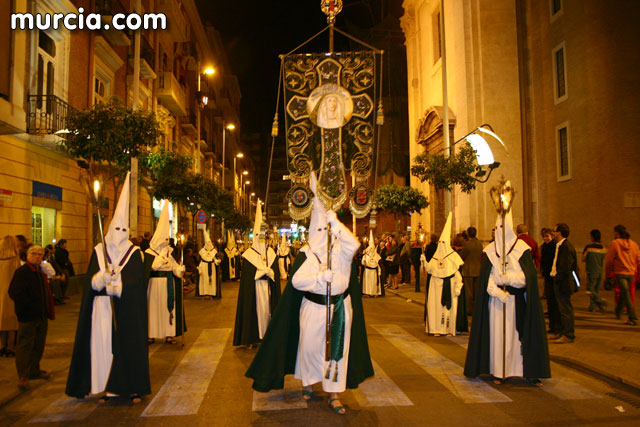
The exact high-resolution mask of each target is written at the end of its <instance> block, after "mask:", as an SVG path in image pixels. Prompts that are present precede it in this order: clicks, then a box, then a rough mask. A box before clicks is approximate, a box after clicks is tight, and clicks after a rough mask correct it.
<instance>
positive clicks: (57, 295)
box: [40, 245, 64, 305]
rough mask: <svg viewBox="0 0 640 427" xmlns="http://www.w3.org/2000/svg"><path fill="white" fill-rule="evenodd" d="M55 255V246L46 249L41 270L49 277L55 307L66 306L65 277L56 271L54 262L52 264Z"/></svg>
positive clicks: (48, 246)
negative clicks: (63, 289)
mask: <svg viewBox="0 0 640 427" xmlns="http://www.w3.org/2000/svg"><path fill="white" fill-rule="evenodd" d="M52 253H53V246H51V245H47V246H46V247H45V248H44V258H43V260H42V264H40V268H41V269H42V271H43V272H44V274H46V275H47V278H48V279H49V288H50V289H51V292H52V293H53V302H54V304H55V305H62V304H64V298H63V293H62V286H61V282H62V280H64V275H63V274H61V273H60V272H59V269H56V266H55V265H54V262H51V260H52V259H53V257H52V256H51V255H52Z"/></svg>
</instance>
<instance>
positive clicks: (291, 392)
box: [252, 375, 308, 412]
mask: <svg viewBox="0 0 640 427" xmlns="http://www.w3.org/2000/svg"><path fill="white" fill-rule="evenodd" d="M301 390H302V381H301V380H297V379H295V378H294V377H293V375H287V376H286V377H284V388H283V389H282V390H271V391H270V392H268V393H259V392H257V391H255V390H254V392H253V405H252V410H253V411H254V412H255V411H279V410H286V409H305V408H307V407H308V405H307V402H306V401H305V400H304V399H303V398H302V391H301Z"/></svg>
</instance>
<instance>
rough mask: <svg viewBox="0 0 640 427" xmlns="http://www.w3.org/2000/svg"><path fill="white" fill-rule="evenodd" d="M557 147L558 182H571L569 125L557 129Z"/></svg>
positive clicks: (562, 125)
mask: <svg viewBox="0 0 640 427" xmlns="http://www.w3.org/2000/svg"><path fill="white" fill-rule="evenodd" d="M556 147H557V148H556V153H557V163H558V166H557V171H558V181H566V180H569V179H571V143H570V140H569V125H568V123H563V124H561V125H559V126H557V127H556Z"/></svg>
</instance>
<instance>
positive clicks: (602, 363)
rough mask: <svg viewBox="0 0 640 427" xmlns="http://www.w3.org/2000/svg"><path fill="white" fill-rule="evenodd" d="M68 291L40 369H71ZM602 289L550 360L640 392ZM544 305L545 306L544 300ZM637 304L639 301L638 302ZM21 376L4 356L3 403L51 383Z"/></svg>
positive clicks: (73, 296)
mask: <svg viewBox="0 0 640 427" xmlns="http://www.w3.org/2000/svg"><path fill="white" fill-rule="evenodd" d="M414 288H415V287H414V285H402V286H400V287H399V289H397V290H389V289H388V290H387V296H386V298H403V299H405V300H406V301H407V302H408V303H412V304H418V305H420V306H423V305H424V299H425V294H424V288H423V289H422V292H421V293H418V292H415V289H414ZM68 294H69V296H70V299H69V300H68V301H67V303H66V304H65V305H59V306H56V320H54V321H49V330H48V335H47V344H46V347H45V352H44V355H43V358H42V362H41V369H44V370H46V371H48V372H51V373H52V374H53V376H54V377H55V378H59V377H60V376H66V375H67V370H68V368H69V363H70V360H71V352H72V350H73V342H74V337H75V329H76V323H77V319H78V312H79V309H80V300H81V296H80V294H79V293H78V290H76V289H71V288H70V289H69V293H68ZM602 294H603V295H602V296H603V297H604V298H605V299H607V300H608V301H609V302H610V303H609V306H608V307H607V309H606V311H605V312H604V313H598V312H595V313H590V312H589V311H588V310H587V306H588V301H589V296H588V295H587V294H586V292H583V291H580V292H578V293H577V294H575V295H574V297H573V304H574V307H575V318H576V339H575V341H574V342H573V343H571V344H549V352H550V356H551V360H552V361H554V362H557V363H560V364H563V365H565V366H569V367H571V368H574V369H577V370H580V371H582V372H584V373H587V374H589V375H592V376H595V377H598V378H599V379H603V380H605V381H608V382H610V383H615V385H619V386H624V388H626V389H627V390H629V391H631V392H633V393H635V394H640V326H635V327H634V326H627V325H625V324H624V322H625V320H626V319H625V318H624V317H623V319H622V320H617V319H616V318H615V315H614V313H613V305H612V304H613V303H612V302H613V301H614V298H613V291H603V292H602ZM186 295H187V296H188V295H189V292H187V294H186ZM543 305H544V306H545V307H546V303H545V302H544V301H543ZM636 307H640V306H639V305H638V304H637V303H636ZM552 375H553V371H552ZM17 380H18V378H17V374H16V369H15V359H14V358H5V357H0V408H2V407H4V406H6V405H7V404H9V403H11V402H12V401H14V400H15V399H17V398H18V397H20V396H22V395H25V394H29V393H32V392H33V390H35V389H36V388H38V387H40V386H42V385H43V384H45V383H46V381H45V380H32V381H31V384H30V387H29V389H28V390H20V389H19V388H18V387H17Z"/></svg>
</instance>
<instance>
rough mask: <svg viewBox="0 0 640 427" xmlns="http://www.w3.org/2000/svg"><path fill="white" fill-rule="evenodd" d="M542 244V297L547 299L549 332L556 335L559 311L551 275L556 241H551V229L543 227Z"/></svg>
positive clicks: (558, 327) (558, 330)
mask: <svg viewBox="0 0 640 427" xmlns="http://www.w3.org/2000/svg"><path fill="white" fill-rule="evenodd" d="M540 233H541V234H542V241H543V243H542V246H541V247H540V255H541V257H540V273H541V274H542V278H543V279H544V298H546V300H547V314H548V315H549V330H548V332H549V333H550V334H554V335H558V334H559V333H560V330H561V328H560V311H558V301H557V300H556V293H555V291H554V288H553V277H551V269H552V268H553V259H554V257H555V255H556V243H555V242H554V241H553V230H551V229H550V228H543V229H542V231H541V232H540Z"/></svg>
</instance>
